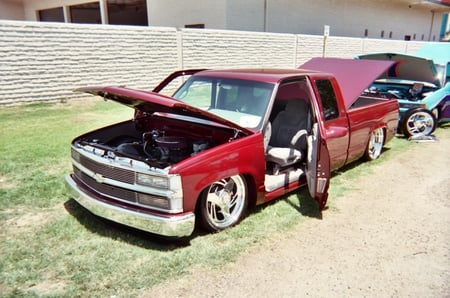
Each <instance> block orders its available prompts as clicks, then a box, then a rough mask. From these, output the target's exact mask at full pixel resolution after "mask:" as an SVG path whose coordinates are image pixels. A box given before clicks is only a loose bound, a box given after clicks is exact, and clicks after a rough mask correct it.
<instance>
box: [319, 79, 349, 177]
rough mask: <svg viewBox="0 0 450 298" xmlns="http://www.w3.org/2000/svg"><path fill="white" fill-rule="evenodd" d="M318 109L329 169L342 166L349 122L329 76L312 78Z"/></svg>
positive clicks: (345, 153)
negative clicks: (328, 159)
mask: <svg viewBox="0 0 450 298" xmlns="http://www.w3.org/2000/svg"><path fill="white" fill-rule="evenodd" d="M313 85H314V89H315V92H316V96H317V98H318V99H319V102H318V104H319V109H320V110H321V118H322V120H323V130H324V131H323V136H324V138H325V140H326V143H327V147H328V151H329V154H330V167H331V170H332V171H333V170H335V169H338V168H340V167H342V166H343V165H344V164H345V163H346V160H347V148H348V144H349V141H350V132H349V129H348V126H349V123H348V119H347V114H346V112H345V107H344V105H343V103H342V99H341V100H339V99H338V96H340V94H339V93H338V94H336V91H335V90H338V89H337V88H339V87H338V86H337V84H336V82H335V81H334V80H333V79H332V78H331V77H330V78H324V76H321V77H320V78H316V79H315V78H313Z"/></svg>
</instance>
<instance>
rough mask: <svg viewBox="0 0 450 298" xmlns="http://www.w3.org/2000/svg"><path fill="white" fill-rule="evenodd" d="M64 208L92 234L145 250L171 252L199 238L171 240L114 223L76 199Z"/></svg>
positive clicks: (69, 201) (67, 202)
mask: <svg viewBox="0 0 450 298" xmlns="http://www.w3.org/2000/svg"><path fill="white" fill-rule="evenodd" d="M64 208H65V209H66V210H67V212H68V213H69V214H70V215H71V216H73V217H74V218H75V219H76V220H77V221H78V222H79V223H80V224H81V225H83V226H84V227H85V228H86V229H87V230H89V231H91V232H92V233H95V234H98V235H100V236H103V237H108V238H111V239H117V240H120V241H123V242H126V243H129V244H131V245H135V246H139V247H142V248H145V249H151V250H158V251H170V250H174V249H178V248H181V247H185V246H188V245H189V242H190V240H191V239H193V238H195V237H197V236H199V235H200V234H198V233H195V232H194V234H192V235H191V236H190V237H186V238H169V237H162V236H159V235H156V234H152V233H148V232H145V231H141V230H137V229H134V228H131V227H127V226H125V225H121V224H118V223H115V222H113V221H110V220H107V219H104V218H101V217H98V216H96V215H94V214H92V213H91V212H90V211H88V210H87V209H85V208H84V207H83V206H81V205H80V204H78V203H77V202H76V201H75V200H74V199H69V200H68V201H66V202H65V203H64Z"/></svg>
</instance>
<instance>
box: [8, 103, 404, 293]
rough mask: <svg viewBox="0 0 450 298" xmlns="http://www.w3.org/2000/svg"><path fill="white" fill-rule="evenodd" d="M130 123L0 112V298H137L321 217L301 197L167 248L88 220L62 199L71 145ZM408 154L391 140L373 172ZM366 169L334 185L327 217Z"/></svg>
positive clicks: (101, 111)
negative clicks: (77, 138) (112, 125)
mask: <svg viewBox="0 0 450 298" xmlns="http://www.w3.org/2000/svg"><path fill="white" fill-rule="evenodd" d="M131 116H132V110H130V109H129V108H127V107H123V106H121V105H118V104H114V103H111V102H107V103H105V102H102V101H96V100H92V99H89V100H88V101H87V102H85V103H83V104H70V105H68V104H65V105H63V104H51V105H49V104H39V105H30V106H22V107H3V108H1V109H0V125H1V126H0V129H1V130H0V222H1V226H2V228H1V234H0V251H1V254H0V293H2V294H1V296H4V297H22V296H23V297H33V296H36V297H41V296H48V297H61V296H94V297H96V296H101V297H106V296H113V295H115V296H137V295H140V294H143V293H145V290H146V289H149V288H151V287H152V286H154V285H156V284H158V283H161V282H163V281H166V280H172V279H176V278H178V277H180V276H181V275H183V274H186V273H189V272H190V270H192V269H194V268H195V267H206V268H217V267H220V266H221V265H223V264H225V263H228V262H233V261H235V260H236V259H237V258H238V257H240V256H242V255H243V254H245V253H249V252H250V251H252V250H253V249H255V247H256V246H258V245H259V244H263V243H264V242H267V241H276V239H277V238H279V237H282V236H283V233H286V232H288V231H290V230H293V228H294V227H295V226H296V225H298V224H301V222H302V221H304V220H308V218H309V217H320V212H318V210H317V205H316V204H315V202H314V200H312V199H311V198H310V197H309V196H308V194H307V190H306V189H302V190H300V191H298V192H295V193H292V194H290V195H288V196H286V197H284V198H282V199H280V200H278V201H276V202H274V203H271V204H267V205H263V206H260V207H256V208H254V209H253V210H251V211H250V214H249V216H248V217H247V218H246V219H244V220H243V221H242V222H241V223H240V224H239V225H237V226H236V227H234V228H231V229H228V230H226V231H223V232H220V233H216V234H201V233H197V234H194V235H193V236H192V237H190V238H189V239H181V240H170V239H163V238H159V237H156V236H154V235H150V234H147V233H143V232H139V231H136V230H133V229H129V228H124V227H122V226H119V225H116V224H113V223H111V222H107V221H104V220H100V219H99V218H97V217H94V216H93V215H91V214H90V213H88V212H87V211H86V210H85V209H83V208H82V207H80V206H79V205H78V204H77V203H76V202H74V201H73V200H72V199H70V198H69V197H68V196H67V193H66V191H65V186H64V182H63V181H64V176H65V175H66V174H68V173H69V172H70V171H71V165H70V156H69V154H70V150H69V148H70V141H71V139H72V138H74V137H75V136H77V135H79V134H81V133H84V132H87V131H89V130H92V129H95V128H97V127H101V126H104V125H107V124H110V123H114V122H117V121H120V120H125V119H128V118H130V117H131ZM406 146H407V145H406V141H405V140H402V139H396V140H394V141H393V142H392V143H390V147H389V148H390V150H388V151H387V152H385V154H384V155H383V156H382V158H381V159H380V160H377V161H375V163H380V162H386V161H388V160H389V159H390V158H392V156H394V155H395V154H398V152H399V151H401V150H405V149H406ZM371 164H372V163H366V164H358V166H357V167H349V168H347V169H346V171H345V172H339V173H337V174H336V175H335V176H334V178H333V179H332V183H331V189H330V194H331V195H330V199H329V205H330V206H331V208H333V206H334V204H335V200H336V198H337V197H338V196H341V195H343V194H344V193H345V192H346V191H347V190H348V189H351V188H350V187H351V185H352V183H351V180H353V179H355V178H357V177H358V176H360V175H364V174H365V173H366V172H369V171H370V168H371Z"/></svg>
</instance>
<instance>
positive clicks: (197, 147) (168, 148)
mask: <svg viewBox="0 0 450 298" xmlns="http://www.w3.org/2000/svg"><path fill="white" fill-rule="evenodd" d="M209 147H210V144H209V142H208V141H207V140H200V141H189V140H188V139H187V138H185V137H182V136H166V135H165V132H164V131H159V130H152V131H150V132H145V133H143V135H142V140H140V141H131V142H130V140H124V141H123V142H121V143H120V144H119V145H117V148H116V153H118V154H122V155H126V156H134V157H140V158H139V159H142V158H144V159H145V160H146V161H149V162H158V163H160V164H161V163H162V164H166V165H167V164H173V163H177V162H179V161H181V160H183V159H185V158H188V157H189V156H192V155H195V154H198V153H199V152H201V151H203V150H205V149H207V148H209Z"/></svg>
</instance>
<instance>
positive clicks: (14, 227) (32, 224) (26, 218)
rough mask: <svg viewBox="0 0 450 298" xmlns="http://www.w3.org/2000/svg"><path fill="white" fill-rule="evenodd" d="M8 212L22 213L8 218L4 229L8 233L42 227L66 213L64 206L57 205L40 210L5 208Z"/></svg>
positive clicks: (4, 212)
mask: <svg viewBox="0 0 450 298" xmlns="http://www.w3.org/2000/svg"><path fill="white" fill-rule="evenodd" d="M2 213H3V214H4V215H6V214H20V215H17V216H13V217H11V218H10V219H8V220H6V224H5V226H4V229H5V231H4V232H6V235H15V234H17V233H22V232H28V231H29V230H30V229H35V228H36V227H42V226H44V225H45V224H47V223H49V222H51V221H52V220H54V219H55V217H56V216H58V215H59V214H64V212H63V207H62V206H60V205H57V206H55V207H53V208H51V209H45V210H42V209H39V210H16V209H14V210H5V211H3V212H2Z"/></svg>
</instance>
